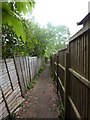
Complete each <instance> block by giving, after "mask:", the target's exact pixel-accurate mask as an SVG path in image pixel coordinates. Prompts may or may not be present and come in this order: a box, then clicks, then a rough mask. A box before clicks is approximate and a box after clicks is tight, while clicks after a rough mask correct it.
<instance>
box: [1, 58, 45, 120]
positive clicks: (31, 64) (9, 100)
mask: <svg viewBox="0 0 90 120" xmlns="http://www.w3.org/2000/svg"><path fill="white" fill-rule="evenodd" d="M43 63H44V59H41V58H37V57H14V58H12V59H5V60H1V59H0V119H2V118H5V117H6V116H7V115H10V114H11V113H12V112H13V111H14V110H15V109H16V108H17V106H18V105H20V104H21V103H22V101H23V100H24V96H25V93H26V91H27V85H28V83H29V82H30V81H31V80H32V79H33V77H34V76H35V75H36V74H37V73H38V71H39V69H40V67H41V66H42V65H43Z"/></svg>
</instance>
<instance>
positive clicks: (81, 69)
mask: <svg viewBox="0 0 90 120" xmlns="http://www.w3.org/2000/svg"><path fill="white" fill-rule="evenodd" d="M89 18H90V17H89ZM51 66H52V68H53V71H54V77H55V80H56V84H57V92H58V94H59V95H61V98H62V101H63V105H64V107H65V118H66V119H77V118H78V119H88V120H90V25H89V24H87V25H85V27H83V28H82V29H81V30H80V31H79V32H78V33H77V34H75V35H74V36H73V37H72V38H71V39H70V42H69V45H68V47H67V48H66V49H63V50H60V51H59V52H58V53H57V54H55V55H53V56H52V57H51Z"/></svg>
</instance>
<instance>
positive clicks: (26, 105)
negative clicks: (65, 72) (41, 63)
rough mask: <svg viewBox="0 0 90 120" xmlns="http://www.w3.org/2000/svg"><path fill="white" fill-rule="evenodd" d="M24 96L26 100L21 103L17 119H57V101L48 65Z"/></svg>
mask: <svg viewBox="0 0 90 120" xmlns="http://www.w3.org/2000/svg"><path fill="white" fill-rule="evenodd" d="M26 96H27V98H28V99H27V100H25V101H24V102H23V106H22V107H21V109H20V111H19V112H18V114H17V118H58V105H59V100H58V96H57V94H56V87H55V85H54V82H53V80H52V79H51V77H50V67H49V65H47V66H46V68H45V70H44V71H43V72H42V73H41V75H40V77H39V78H38V80H37V82H36V84H35V85H34V88H33V89H32V90H30V91H28V92H27V94H26Z"/></svg>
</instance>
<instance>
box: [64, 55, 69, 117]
mask: <svg viewBox="0 0 90 120" xmlns="http://www.w3.org/2000/svg"><path fill="white" fill-rule="evenodd" d="M69 86H70V82H69V53H66V65H65V97H64V98H65V100H64V102H65V119H66V118H68V111H69V107H68V106H69V101H68V95H69Z"/></svg>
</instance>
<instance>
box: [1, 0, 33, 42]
mask: <svg viewBox="0 0 90 120" xmlns="http://www.w3.org/2000/svg"><path fill="white" fill-rule="evenodd" d="M0 4H1V2H0ZM34 4H35V2H34V0H31V1H28V0H26V1H25V2H2V7H1V5H0V9H2V23H3V24H8V25H9V26H12V27H13V29H14V32H15V34H16V35H17V36H18V37H20V36H21V37H22V40H23V41H24V42H25V40H26V36H25V34H24V29H23V25H22V15H23V14H24V15H26V14H27V13H28V11H31V9H32V7H33V6H34Z"/></svg>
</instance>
